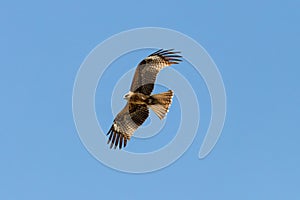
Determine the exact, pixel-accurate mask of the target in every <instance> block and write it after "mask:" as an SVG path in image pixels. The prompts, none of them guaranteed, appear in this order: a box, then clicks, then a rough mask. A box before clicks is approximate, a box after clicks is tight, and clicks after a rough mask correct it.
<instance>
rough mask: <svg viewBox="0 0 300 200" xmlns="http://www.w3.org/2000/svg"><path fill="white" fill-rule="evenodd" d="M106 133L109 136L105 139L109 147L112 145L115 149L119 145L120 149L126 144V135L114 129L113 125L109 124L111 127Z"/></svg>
mask: <svg viewBox="0 0 300 200" xmlns="http://www.w3.org/2000/svg"><path fill="white" fill-rule="evenodd" d="M106 135H108V136H109V137H108V140H107V144H110V146H109V147H110V148H111V149H112V148H113V147H114V149H116V148H117V147H118V146H119V149H122V147H126V144H127V139H126V137H125V136H124V135H123V134H122V133H120V132H117V131H115V129H114V127H113V125H112V126H111V128H110V129H109V131H108V133H107V134H106ZM123 145H124V146H123Z"/></svg>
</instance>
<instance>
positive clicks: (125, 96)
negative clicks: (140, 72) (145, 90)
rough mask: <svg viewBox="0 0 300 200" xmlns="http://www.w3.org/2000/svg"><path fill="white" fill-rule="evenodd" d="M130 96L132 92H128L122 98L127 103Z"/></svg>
mask: <svg viewBox="0 0 300 200" xmlns="http://www.w3.org/2000/svg"><path fill="white" fill-rule="evenodd" d="M131 95H132V92H128V93H127V94H125V95H124V97H123V98H124V99H126V100H127V101H128V100H129V99H130V97H131Z"/></svg>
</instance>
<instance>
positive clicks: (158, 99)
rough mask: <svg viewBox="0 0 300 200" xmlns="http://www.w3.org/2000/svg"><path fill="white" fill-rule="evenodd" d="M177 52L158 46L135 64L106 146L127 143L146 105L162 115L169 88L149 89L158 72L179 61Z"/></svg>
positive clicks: (145, 112)
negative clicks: (125, 101)
mask: <svg viewBox="0 0 300 200" xmlns="http://www.w3.org/2000/svg"><path fill="white" fill-rule="evenodd" d="M179 53H180V52H176V51H174V49H168V50H163V49H160V50H158V51H156V52H154V53H152V54H151V55H149V56H148V57H146V58H145V59H144V60H142V61H141V62H140V63H139V64H138V66H137V68H136V70H135V73H134V77H133V80H132V83H131V87H130V91H129V93H127V94H126V95H125V96H124V99H126V100H127V104H126V105H125V107H124V108H123V109H122V110H121V111H120V112H119V114H118V115H117V116H116V117H115V119H114V121H113V124H112V126H111V128H110V129H109V131H108V133H107V135H108V136H109V138H108V141H107V143H108V144H109V143H111V144H110V148H112V147H113V146H114V148H117V147H118V146H119V149H121V148H122V147H125V146H126V145H127V140H130V137H131V136H132V135H133V133H134V132H135V130H136V129H137V128H138V127H139V126H141V125H142V124H143V123H144V121H145V120H146V119H147V117H148V115H149V108H151V109H152V110H153V111H154V112H155V114H156V115H157V116H158V117H159V118H160V119H163V118H164V117H165V115H166V114H167V112H168V111H169V107H170V105H171V103H172V98H173V95H174V93H173V91H172V90H169V91H167V92H163V93H160V94H153V95H151V92H152V90H153V88H154V83H155V80H156V76H157V75H158V73H159V71H160V70H162V69H163V68H165V67H167V66H170V65H172V64H178V63H179V62H181V61H182V60H181V59H180V58H181V57H182V56H180V55H178V54H179Z"/></svg>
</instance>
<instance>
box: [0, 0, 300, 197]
mask: <svg viewBox="0 0 300 200" xmlns="http://www.w3.org/2000/svg"><path fill="white" fill-rule="evenodd" d="M280 2H281V3H280ZM280 2H279V1H258V0H253V1H250V2H248V1H247V2H246V1H223V2H216V3H212V1H199V2H198V3H186V2H185V1H165V2H163V1H148V2H144V3H142V2H131V1H124V2H123V3H118V2H116V1H107V2H106V3H100V1H43V2H42V1H5V2H4V1H2V2H1V3H0V24H1V32H0V34H1V37H0V55H1V60H0V63H1V73H0V88H1V89H0V91H1V98H0V102H1V104H0V106H1V112H0V116H1V126H0V133H1V139H0V157H1V164H0V199H7V200H10V199H31V200H32V199H108V198H109V199H218V200H219V199H244V200H246V199H262V200H265V199H273V200H274V199H299V198H300V193H299V185H300V156H299V153H300V145H299V142H300V128H299V119H300V117H299V116H300V106H299V105H300V93H299V86H300V81H299V73H300V70H299V67H300V61H299V52H300V48H299V46H300V37H299V35H300V26H299V20H300V12H299V10H300V2H299V1H290V0H288V1H280ZM144 26H160V27H165V28H171V29H175V30H178V31H180V32H183V33H185V34H187V35H189V36H191V37H192V38H194V39H195V40H197V41H198V42H199V43H200V44H201V45H202V46H203V47H204V48H205V49H206V50H207V51H208V52H209V54H210V55H211V56H212V58H213V59H214V61H215V62H216V64H217V65H218V67H219V69H220V72H221V73H222V76H223V79H224V83H225V86H226V90H227V97H228V112H227V119H226V124H225V127H224V130H223V133H222V136H221V138H220V140H219V142H218V144H217V145H216V147H215V148H214V150H213V151H212V153H211V154H210V155H209V156H208V157H207V158H205V159H204V160H198V157H197V155H198V150H199V146H200V144H201V142H202V139H203V135H202V134H199V136H197V138H196V140H195V141H194V143H193V144H192V146H191V148H190V149H189V150H188V151H187V152H186V153H185V154H184V155H183V157H181V158H180V159H179V160H178V161H176V162H175V163H174V164H173V165H171V166H169V167H167V168H165V169H163V170H160V171H157V172H154V173H148V174H142V175H132V174H126V173H121V172H117V171H115V170H112V169H110V168H108V167H106V166H104V165H103V164H101V163H100V162H98V161H97V160H96V159H94V158H93V157H92V156H91V155H90V154H89V153H88V152H87V151H86V149H85V147H84V146H83V145H82V143H81V141H80V139H79V137H78V135H77V132H76V129H75V125H74V122H73V118H72V105H71V103H72V89H73V83H74V80H75V76H76V72H77V70H78V69H79V66H80V64H81V63H82V61H83V59H84V58H85V57H86V56H87V54H88V53H89V52H90V51H91V50H92V49H93V48H94V47H95V46H96V45H97V44H99V43H100V42H101V41H103V40H105V39H106V38H108V37H109V36H111V35H113V34H116V33H118V32H120V31H124V30H127V29H131V28H136V27H144ZM140 55H142V54H140ZM124 59H125V58H124ZM130 59H131V60H132V61H131V62H132V63H133V65H134V64H135V62H136V60H134V58H133V57H132V58H130ZM98 106H99V105H98ZM109 117H110V118H108V119H105V120H106V124H108V123H110V122H111V120H112V119H111V117H112V115H111V114H110V115H109ZM204 118H205V117H204ZM132 143H133V142H132Z"/></svg>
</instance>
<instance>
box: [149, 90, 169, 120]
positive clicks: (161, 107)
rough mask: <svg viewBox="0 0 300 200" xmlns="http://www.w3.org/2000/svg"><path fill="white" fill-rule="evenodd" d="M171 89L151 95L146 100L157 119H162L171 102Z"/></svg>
mask: <svg viewBox="0 0 300 200" xmlns="http://www.w3.org/2000/svg"><path fill="white" fill-rule="evenodd" d="M173 95H174V93H173V91H172V90H169V91H167V92H163V93H160V94H154V95H151V96H150V98H149V101H148V106H149V107H150V108H151V109H152V110H153V111H154V112H155V114H156V115H157V116H158V117H159V119H163V118H164V117H165V116H166V114H167V112H169V107H170V106H171V103H172V98H173Z"/></svg>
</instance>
